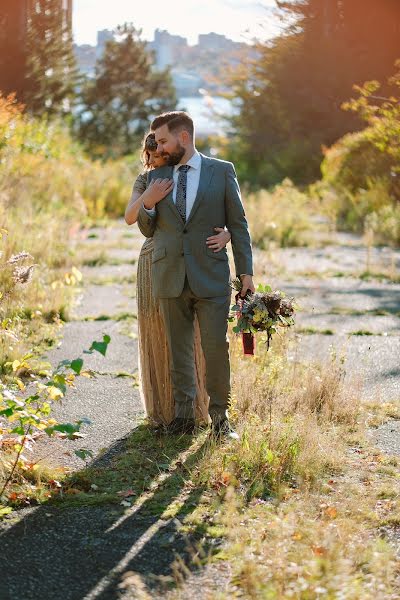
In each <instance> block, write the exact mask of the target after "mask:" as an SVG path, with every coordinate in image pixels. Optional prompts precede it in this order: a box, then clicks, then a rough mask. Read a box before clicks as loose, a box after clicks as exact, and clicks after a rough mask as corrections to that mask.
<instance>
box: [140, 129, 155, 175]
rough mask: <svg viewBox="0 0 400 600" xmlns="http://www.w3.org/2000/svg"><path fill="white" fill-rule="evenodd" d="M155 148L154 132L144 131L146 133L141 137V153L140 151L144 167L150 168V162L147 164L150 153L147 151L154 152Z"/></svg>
mask: <svg viewBox="0 0 400 600" xmlns="http://www.w3.org/2000/svg"><path fill="white" fill-rule="evenodd" d="M155 150H157V142H156V136H155V133H153V132H150V133H146V135H145V136H144V138H143V142H142V153H141V160H142V163H143V165H144V167H145V168H146V169H150V164H149V160H150V154H149V153H150V152H154V151H155Z"/></svg>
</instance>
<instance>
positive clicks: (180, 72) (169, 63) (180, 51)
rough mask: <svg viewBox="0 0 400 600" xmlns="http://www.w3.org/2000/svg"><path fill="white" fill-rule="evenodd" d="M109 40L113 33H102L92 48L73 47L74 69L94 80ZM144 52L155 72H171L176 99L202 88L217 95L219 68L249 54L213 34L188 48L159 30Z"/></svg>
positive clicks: (248, 50) (184, 41)
mask: <svg viewBox="0 0 400 600" xmlns="http://www.w3.org/2000/svg"><path fill="white" fill-rule="evenodd" d="M109 39H113V32H112V31H109V30H108V29H105V30H103V31H99V32H98V34H97V45H96V46H90V45H88V44H83V45H75V47H74V49H75V55H76V59H77V63H78V68H79V70H80V71H81V72H82V73H85V74H86V75H88V76H89V77H92V76H94V72H95V65H96V59H99V58H101V56H102V55H103V52H104V47H105V44H106V43H107V40H109ZM147 48H148V50H149V51H152V52H153V54H154V68H155V69H157V70H160V71H161V70H164V69H166V68H170V69H171V76H172V80H173V83H174V86H175V88H176V93H177V96H178V98H182V97H194V96H197V97H200V96H201V89H202V88H204V89H205V90H206V91H207V92H209V93H211V94H217V93H218V92H221V91H222V90H223V89H224V88H223V86H222V84H221V83H220V81H219V80H220V77H219V74H220V71H221V70H223V69H224V66H223V65H224V64H225V63H226V62H228V63H230V64H233V65H234V64H237V63H238V61H239V60H243V55H245V56H246V57H248V56H249V55H250V53H251V52H253V48H252V47H251V46H249V45H248V44H244V43H240V42H234V41H232V40H230V39H228V38H226V37H225V36H224V35H220V34H217V33H206V34H202V35H199V43H198V44H196V45H195V46H189V44H188V41H187V39H186V38H185V37H182V36H179V35H172V34H170V33H169V32H168V31H165V30H161V29H156V30H155V32H154V40H153V41H151V42H148V43H147ZM238 56H240V57H241V58H238ZM214 58H215V60H214Z"/></svg>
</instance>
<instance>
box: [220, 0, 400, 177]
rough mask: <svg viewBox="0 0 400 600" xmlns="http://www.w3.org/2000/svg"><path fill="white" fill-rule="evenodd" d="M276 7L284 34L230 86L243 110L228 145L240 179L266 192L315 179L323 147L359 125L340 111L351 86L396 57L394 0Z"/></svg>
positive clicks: (398, 30)
mask: <svg viewBox="0 0 400 600" xmlns="http://www.w3.org/2000/svg"><path fill="white" fill-rule="evenodd" d="M277 7H278V10H279V14H280V15H281V17H282V19H283V21H284V22H286V28H285V30H284V32H283V34H282V35H281V36H279V37H278V38H276V39H274V40H272V41H269V42H267V43H262V44H258V59H257V60H256V61H255V63H254V64H253V65H250V67H249V69H248V71H247V75H246V78H245V79H244V78H243V77H241V78H240V79H238V78H236V79H235V81H234V83H233V86H234V91H235V93H236V94H237V96H238V98H239V99H240V102H241V111H240V116H239V119H237V118H236V119H235V121H234V123H233V125H234V127H235V129H236V134H237V135H236V138H235V141H236V144H234V145H231V147H233V148H234V152H236V153H238V152H239V154H238V156H239V161H240V163H241V168H242V170H243V173H244V175H246V173H247V174H249V175H250V177H248V179H250V180H251V181H252V182H255V183H258V184H260V183H261V184H262V185H267V186H268V185H271V184H274V183H276V182H277V181H279V180H281V179H283V178H284V177H287V176H289V177H291V178H292V179H294V180H295V181H296V182H297V183H307V182H309V181H312V180H313V179H315V178H317V177H318V176H319V175H320V163H321V160H322V149H323V147H324V146H330V145H331V144H332V143H334V142H335V141H336V140H337V139H339V138H340V137H341V136H342V135H344V134H345V133H347V132H349V131H354V130H357V129H360V128H362V127H363V123H362V121H361V119H360V118H359V117H358V115H355V114H350V113H348V112H343V111H342V110H341V105H342V103H343V102H344V101H345V100H346V99H347V98H348V97H349V96H350V95H351V92H352V86H353V84H355V83H362V82H363V81H365V80H368V79H379V80H385V79H386V78H387V76H388V74H389V73H390V71H391V69H392V67H393V64H394V62H395V60H396V58H398V56H400V42H399V40H400V8H399V7H398V2H397V1H396V0H286V1H280V0H277ZM255 167H256V168H255Z"/></svg>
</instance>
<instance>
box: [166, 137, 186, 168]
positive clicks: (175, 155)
mask: <svg viewBox="0 0 400 600" xmlns="http://www.w3.org/2000/svg"><path fill="white" fill-rule="evenodd" d="M184 154H185V148H183V146H181V145H180V143H179V142H178V143H177V145H176V151H175V152H163V153H162V156H163V157H164V158H166V159H167V165H169V166H170V167H174V166H175V165H177V164H179V163H180V162H181V160H182V158H183V156H184Z"/></svg>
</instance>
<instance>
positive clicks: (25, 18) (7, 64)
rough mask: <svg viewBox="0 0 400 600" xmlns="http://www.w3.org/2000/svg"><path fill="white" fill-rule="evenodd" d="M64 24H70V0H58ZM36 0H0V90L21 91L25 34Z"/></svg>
mask: <svg viewBox="0 0 400 600" xmlns="http://www.w3.org/2000/svg"><path fill="white" fill-rule="evenodd" d="M58 1H59V6H60V7H61V8H62V9H63V11H64V15H65V24H66V25H68V27H69V28H72V0H58ZM37 7H38V2H37V1H36V0H18V1H16V0H1V12H0V91H1V92H2V93H3V94H9V93H11V92H16V94H17V97H19V96H21V95H22V92H23V90H24V80H25V76H26V59H27V56H26V50H27V34H28V23H29V18H30V15H31V14H32V12H33V11H34V10H36V9H37Z"/></svg>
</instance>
